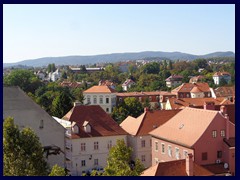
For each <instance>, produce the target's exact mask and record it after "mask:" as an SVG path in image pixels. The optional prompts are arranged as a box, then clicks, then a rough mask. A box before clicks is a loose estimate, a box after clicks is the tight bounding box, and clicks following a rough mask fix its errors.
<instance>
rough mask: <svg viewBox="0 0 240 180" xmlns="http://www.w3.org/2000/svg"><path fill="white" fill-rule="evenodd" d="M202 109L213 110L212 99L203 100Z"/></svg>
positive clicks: (213, 103)
mask: <svg viewBox="0 0 240 180" xmlns="http://www.w3.org/2000/svg"><path fill="white" fill-rule="evenodd" d="M203 109H205V110H215V102H213V101H209V102H207V101H205V102H204V105H203Z"/></svg>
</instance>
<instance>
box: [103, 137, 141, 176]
mask: <svg viewBox="0 0 240 180" xmlns="http://www.w3.org/2000/svg"><path fill="white" fill-rule="evenodd" d="M131 154H132V148H130V147H127V146H126V144H125V142H124V140H119V139H118V140H117V144H116V145H115V146H113V147H112V148H111V149H110V152H109V156H108V160H107V166H106V167H105V168H104V173H103V175H104V176H139V175H140V174H141V172H142V171H143V170H144V166H143V165H142V164H141V163H140V161H139V160H136V161H135V162H134V163H133V161H132V159H131Z"/></svg>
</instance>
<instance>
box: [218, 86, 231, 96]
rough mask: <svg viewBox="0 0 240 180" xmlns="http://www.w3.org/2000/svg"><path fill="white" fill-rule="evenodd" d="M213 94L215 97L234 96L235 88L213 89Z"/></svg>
mask: <svg viewBox="0 0 240 180" xmlns="http://www.w3.org/2000/svg"><path fill="white" fill-rule="evenodd" d="M214 92H215V94H216V96H217V97H227V96H235V86H231V87H218V88H216V89H214Z"/></svg>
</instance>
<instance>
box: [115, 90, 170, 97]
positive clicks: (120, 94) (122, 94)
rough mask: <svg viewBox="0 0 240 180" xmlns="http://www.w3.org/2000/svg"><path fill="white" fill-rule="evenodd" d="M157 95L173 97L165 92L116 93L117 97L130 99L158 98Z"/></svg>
mask: <svg viewBox="0 0 240 180" xmlns="http://www.w3.org/2000/svg"><path fill="white" fill-rule="evenodd" d="M159 95H174V94H172V93H170V92H167V91H150V92H126V93H117V96H121V97H130V96H159Z"/></svg>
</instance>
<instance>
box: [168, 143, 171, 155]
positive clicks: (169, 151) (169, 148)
mask: <svg viewBox="0 0 240 180" xmlns="http://www.w3.org/2000/svg"><path fill="white" fill-rule="evenodd" d="M168 156H169V157H172V146H168Z"/></svg>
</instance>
